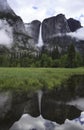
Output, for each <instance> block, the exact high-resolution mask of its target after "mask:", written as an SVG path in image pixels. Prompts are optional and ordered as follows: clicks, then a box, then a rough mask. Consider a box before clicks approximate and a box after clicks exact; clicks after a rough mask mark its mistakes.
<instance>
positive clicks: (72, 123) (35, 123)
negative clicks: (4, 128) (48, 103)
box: [10, 112, 84, 130]
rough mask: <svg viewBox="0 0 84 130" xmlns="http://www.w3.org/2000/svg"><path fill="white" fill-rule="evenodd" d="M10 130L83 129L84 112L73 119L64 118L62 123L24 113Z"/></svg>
mask: <svg viewBox="0 0 84 130" xmlns="http://www.w3.org/2000/svg"><path fill="white" fill-rule="evenodd" d="M10 130H84V112H82V113H81V115H80V117H78V118H76V119H74V120H68V119H66V120H65V123H64V124H62V125H59V124H57V123H55V122H52V121H49V120H45V119H43V117H42V116H41V115H40V116H39V117H37V118H34V117H32V116H30V115H28V114H25V115H23V116H22V117H21V119H20V120H19V121H18V122H15V123H14V125H13V126H12V127H11V129H10Z"/></svg>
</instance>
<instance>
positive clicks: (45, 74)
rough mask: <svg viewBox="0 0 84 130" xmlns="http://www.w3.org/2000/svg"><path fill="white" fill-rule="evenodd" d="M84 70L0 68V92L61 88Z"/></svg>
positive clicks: (83, 73)
mask: <svg viewBox="0 0 84 130" xmlns="http://www.w3.org/2000/svg"><path fill="white" fill-rule="evenodd" d="M73 75H84V68H83V67H81V68H74V69H68V68H0V90H9V89H11V90H21V89H22V90H37V89H41V88H49V89H51V88H53V87H59V86H60V85H61V84H62V83H64V82H65V81H66V80H67V79H69V78H70V77H71V76H73Z"/></svg>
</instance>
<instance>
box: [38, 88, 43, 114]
mask: <svg viewBox="0 0 84 130" xmlns="http://www.w3.org/2000/svg"><path fill="white" fill-rule="evenodd" d="M42 95H43V92H42V91H41V90H39V91H38V104H39V112H40V114H41V99H42Z"/></svg>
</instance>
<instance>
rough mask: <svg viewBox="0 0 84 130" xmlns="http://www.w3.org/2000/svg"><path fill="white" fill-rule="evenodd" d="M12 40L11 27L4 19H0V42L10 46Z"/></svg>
mask: <svg viewBox="0 0 84 130" xmlns="http://www.w3.org/2000/svg"><path fill="white" fill-rule="evenodd" d="M12 42H13V36H12V28H11V27H10V26H9V24H8V23H7V21H6V20H0V44H1V45H6V46H8V47H9V46H10V45H11V43H12Z"/></svg>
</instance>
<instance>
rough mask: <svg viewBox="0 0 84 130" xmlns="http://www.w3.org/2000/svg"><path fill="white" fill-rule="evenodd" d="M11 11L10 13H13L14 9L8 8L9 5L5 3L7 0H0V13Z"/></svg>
mask: <svg viewBox="0 0 84 130" xmlns="http://www.w3.org/2000/svg"><path fill="white" fill-rule="evenodd" d="M1 12H2V13H3V12H4V13H5V14H7V13H11V14H12V15H15V13H14V11H13V10H12V9H11V8H10V6H9V5H8V3H7V0H0V13H1Z"/></svg>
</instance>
